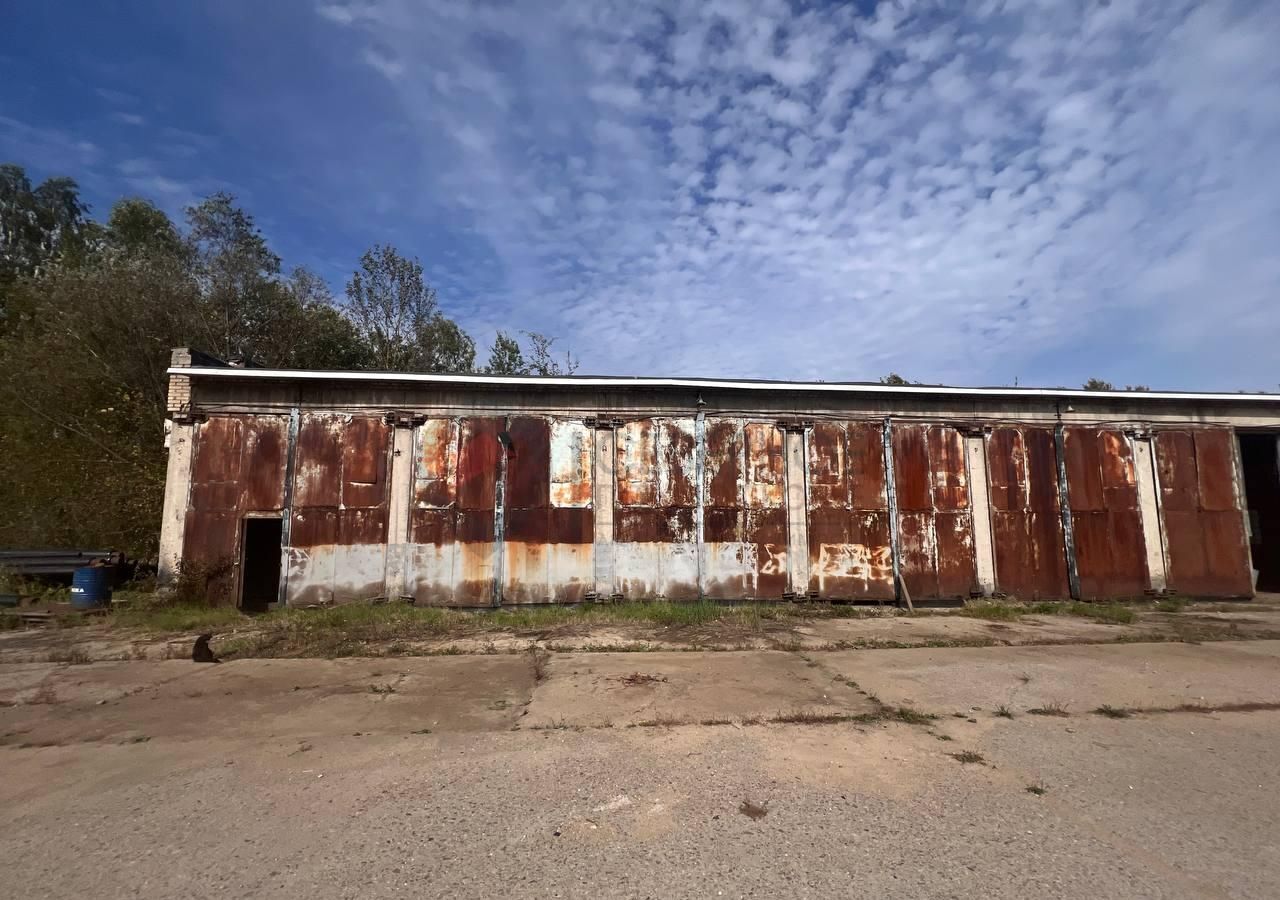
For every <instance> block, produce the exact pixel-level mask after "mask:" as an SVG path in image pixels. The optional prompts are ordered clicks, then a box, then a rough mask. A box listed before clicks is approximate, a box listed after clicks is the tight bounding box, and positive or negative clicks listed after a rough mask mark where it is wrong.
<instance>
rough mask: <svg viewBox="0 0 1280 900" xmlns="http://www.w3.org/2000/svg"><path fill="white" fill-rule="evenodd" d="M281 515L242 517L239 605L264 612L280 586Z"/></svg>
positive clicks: (249, 609)
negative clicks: (242, 551) (242, 536)
mask: <svg viewBox="0 0 1280 900" xmlns="http://www.w3.org/2000/svg"><path fill="white" fill-rule="evenodd" d="M283 528H284V520H283V519H281V518H280V517H278V516H277V517H273V518H259V517H256V516H255V517H253V518H248V519H245V520H244V557H243V561H244V566H243V569H242V574H241V578H240V608H241V609H242V610H244V611H245V612H266V611H267V610H268V609H269V608H270V606H271V604H273V603H275V602H276V596H277V594H278V592H279V589H280V536H281V534H282V531H283Z"/></svg>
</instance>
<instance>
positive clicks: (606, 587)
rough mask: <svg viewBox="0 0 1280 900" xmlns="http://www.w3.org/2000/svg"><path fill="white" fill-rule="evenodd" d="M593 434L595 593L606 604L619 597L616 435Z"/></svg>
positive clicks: (599, 429) (605, 429) (607, 431)
mask: <svg viewBox="0 0 1280 900" xmlns="http://www.w3.org/2000/svg"><path fill="white" fill-rule="evenodd" d="M592 433H593V434H594V435H595V439H594V441H593V442H592V443H593V444H594V447H593V462H592V478H591V506H592V511H593V515H592V519H593V521H594V522H595V548H594V554H593V559H594V568H595V593H596V597H597V598H598V599H601V600H607V599H609V598H611V597H613V596H614V594H615V593H616V590H615V586H614V577H613V573H614V569H613V463H614V459H613V456H614V431H613V427H612V426H604V425H598V426H596V428H595V429H594V431H593V432H592Z"/></svg>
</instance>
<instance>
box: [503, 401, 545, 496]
mask: <svg viewBox="0 0 1280 900" xmlns="http://www.w3.org/2000/svg"><path fill="white" fill-rule="evenodd" d="M507 434H508V435H510V438H511V449H510V450H509V451H508V453H507V489H506V495H505V496H506V503H507V506H508V507H510V508H512V509H520V508H530V507H539V506H548V505H550V472H551V426H550V424H549V423H548V422H547V420H546V419H543V418H539V417H535V416H521V417H519V418H513V419H512V420H511V424H510V425H508V426H507Z"/></svg>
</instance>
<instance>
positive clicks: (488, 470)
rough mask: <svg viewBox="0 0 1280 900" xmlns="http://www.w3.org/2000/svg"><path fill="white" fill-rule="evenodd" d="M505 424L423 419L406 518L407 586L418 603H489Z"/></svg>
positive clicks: (496, 420) (482, 420)
mask: <svg viewBox="0 0 1280 900" xmlns="http://www.w3.org/2000/svg"><path fill="white" fill-rule="evenodd" d="M504 425H505V422H504V420H503V419H500V418H496V417H486V418H463V419H428V420H427V421H426V422H424V423H423V424H422V426H421V427H420V428H419V429H418V432H417V438H416V441H415V447H414V488H413V504H412V511H411V513H410V519H409V542H410V553H409V579H410V582H409V583H410V586H411V590H412V592H413V596H414V599H415V602H417V603H422V604H425V605H431V606H490V605H492V603H493V597H494V586H495V582H494V579H495V570H494V558H495V552H496V548H495V540H494V507H495V501H496V497H497V484H498V477H499V474H500V473H499V465H498V462H499V455H500V451H501V444H500V443H499V442H498V435H499V434H500V433H501V432H502V430H503V427H504Z"/></svg>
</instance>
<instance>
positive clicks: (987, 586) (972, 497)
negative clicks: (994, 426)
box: [964, 434, 996, 597]
mask: <svg viewBox="0 0 1280 900" xmlns="http://www.w3.org/2000/svg"><path fill="white" fill-rule="evenodd" d="M964 459H965V464H966V467H967V469H968V476H969V508H970V510H971V511H972V513H973V557H974V562H975V564H976V566H977V571H978V589H979V590H981V591H982V596H984V597H990V596H991V595H992V594H994V593H995V590H996V550H995V544H994V542H993V540H992V535H991V492H990V491H989V490H988V487H987V442H986V439H985V438H983V436H982V435H981V434H975V435H968V436H966V437H965V439H964Z"/></svg>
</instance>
